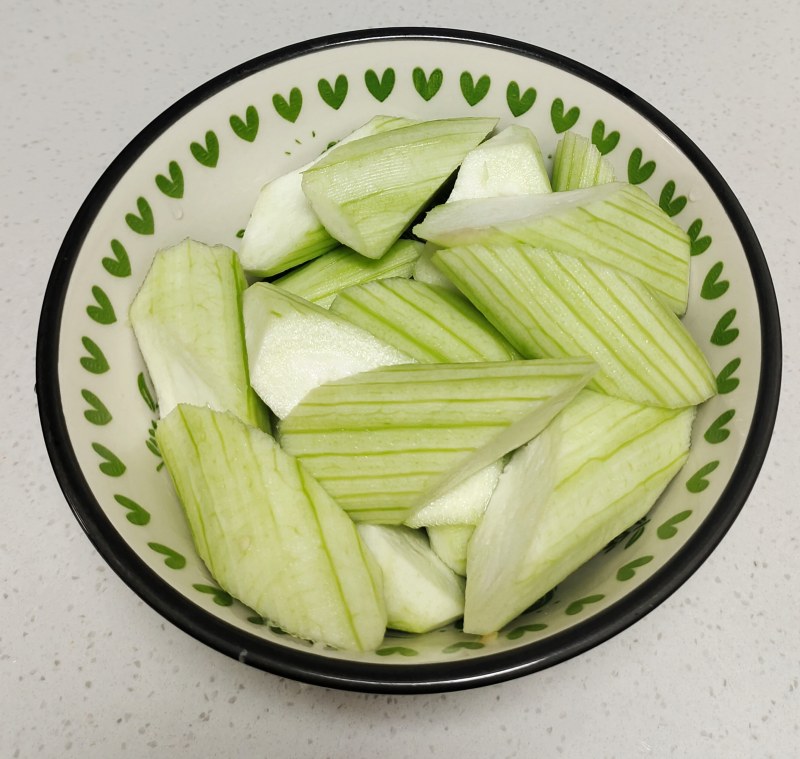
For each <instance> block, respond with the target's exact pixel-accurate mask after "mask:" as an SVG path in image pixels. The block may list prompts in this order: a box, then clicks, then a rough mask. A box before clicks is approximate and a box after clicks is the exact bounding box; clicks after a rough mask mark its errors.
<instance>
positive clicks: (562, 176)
mask: <svg viewBox="0 0 800 759" xmlns="http://www.w3.org/2000/svg"><path fill="white" fill-rule="evenodd" d="M615 179H616V177H615V175H614V167H613V166H612V165H611V162H610V161H609V160H608V159H607V158H604V157H603V155H602V154H601V153H600V151H599V150H598V149H597V147H596V146H595V145H594V144H593V143H592V141H591V140H590V139H589V138H588V137H583V136H582V135H579V134H576V133H575V132H571V131H570V132H565V133H564V135H563V136H562V137H561V139H560V140H559V141H558V144H557V145H556V154H555V156H554V157H553V190H555V191H556V192H563V191H564V190H579V189H581V188H583V187H594V186H595V185H599V184H606V183H608V182H614V181H615Z"/></svg>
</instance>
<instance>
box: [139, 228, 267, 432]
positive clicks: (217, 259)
mask: <svg viewBox="0 0 800 759" xmlns="http://www.w3.org/2000/svg"><path fill="white" fill-rule="evenodd" d="M246 286H247V282H246V281H245V277H244V272H243V271H242V267H241V266H240V265H239V261H238V259H237V258H236V253H235V252H234V251H233V250H231V249H230V248H228V247H226V246H224V245H215V246H213V247H212V246H208V245H205V244H203V243H200V242H196V241H194V240H188V239H187V240H184V241H183V242H180V243H178V244H177V245H175V246H173V247H171V248H164V249H162V250H159V251H157V252H156V255H155V257H154V259H153V263H152V264H151V266H150V269H149V270H148V272H147V275H146V276H145V279H144V282H143V283H142V286H141V288H140V289H139V292H138V293H137V294H136V297H135V298H134V300H133V303H132V304H131V307H130V310H129V317H130V321H131V326H132V327H133V332H134V334H135V336H136V340H137V342H138V344H139V350H140V351H141V353H142V357H143V358H144V361H145V364H146V365H147V370H148V373H149V374H150V378H151V379H152V381H153V385H154V387H155V391H156V396H157V397H158V404H159V413H160V414H161V416H166V415H167V414H168V413H169V412H170V411H171V410H172V409H173V408H174V407H175V406H176V405H177V404H178V403H191V404H194V405H199V406H206V405H207V406H210V407H212V408H214V409H216V410H218V411H230V412H232V413H234V414H236V416H238V417H239V418H241V419H243V420H245V421H246V422H249V423H250V424H254V425H256V426H260V427H263V428H265V429H266V428H267V426H268V420H267V414H266V410H265V408H264V406H263V404H262V403H261V401H260V400H259V399H258V396H257V395H256V394H255V392H254V391H253V389H252V388H251V387H250V377H249V371H248V364H247V355H246V349H245V339H244V329H243V326H242V292H243V291H244V289H245V287H246Z"/></svg>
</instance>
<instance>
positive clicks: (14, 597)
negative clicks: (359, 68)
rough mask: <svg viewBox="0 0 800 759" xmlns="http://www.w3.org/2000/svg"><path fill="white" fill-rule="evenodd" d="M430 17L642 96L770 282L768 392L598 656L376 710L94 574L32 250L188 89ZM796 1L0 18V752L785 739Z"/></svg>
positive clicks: (686, 752)
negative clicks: (261, 59) (725, 189)
mask: <svg viewBox="0 0 800 759" xmlns="http://www.w3.org/2000/svg"><path fill="white" fill-rule="evenodd" d="M402 25H406V26H408V25H415V26H423V25H427V26H448V27H460V28H464V29H472V30H480V31H486V32H490V33H494V34H501V35H506V36H509V37H512V38H516V39H520V40H523V41H526V42H531V43H534V44H537V45H541V46H543V47H547V48H550V49H552V50H555V51H558V52H560V53H563V54H565V55H567V56H571V57H574V58H576V59H577V60H579V61H581V62H582V63H585V64H588V65H589V66H592V67H594V68H596V69H598V70H600V71H601V72H603V73H604V74H607V75H609V76H611V77H613V78H615V79H617V80H618V81H619V82H621V83H623V84H624V85H626V86H627V87H629V88H630V89H632V90H633V91H634V92H636V93H638V94H639V95H641V96H643V97H644V98H645V99H647V100H649V101H651V102H652V103H653V104H654V105H655V106H656V107H657V108H658V109H660V110H661V111H662V112H664V113H665V114H666V115H667V116H668V117H669V118H671V119H672V120H673V121H674V122H676V123H677V124H678V125H679V126H680V127H681V128H682V129H683V130H684V131H685V132H686V133H687V134H688V135H689V136H690V137H692V138H693V139H694V140H695V141H696V142H697V144H698V145H699V146H700V148H701V149H702V150H703V151H704V152H705V153H706V154H707V155H708V156H709V157H710V158H711V160H712V161H714V162H715V164H716V165H717V167H718V168H719V170H720V171H721V173H722V175H723V176H724V177H725V178H726V179H727V181H728V183H729V184H730V185H731V187H732V188H733V190H734V192H735V193H736V194H737V195H738V197H739V199H740V201H741V203H742V205H743V206H744V208H745V210H746V212H747V213H748V214H749V216H750V219H751V221H752V223H753V225H754V227H755V230H756V232H757V234H758V235H759V237H760V239H761V242H762V245H763V247H764V250H765V253H766V257H767V260H768V262H769V265H770V267H771V269H772V272H773V276H774V280H775V286H776V290H777V294H778V299H779V303H780V306H781V315H782V321H783V325H784V351H785V356H784V384H783V387H784V391H783V396H782V405H781V410H780V414H779V419H778V423H777V426H776V430H775V437H774V440H773V444H772V447H771V450H770V453H769V455H768V457H767V460H766V463H765V465H764V467H763V470H762V473H761V476H760V479H759V481H758V483H757V485H756V487H755V489H754V491H753V494H752V496H751V498H750V500H749V502H748V504H747V506H746V507H745V509H744V510H743V512H742V514H741V516H740V518H739V519H738V520H737V521H736V523H735V524H734V526H733V528H732V529H731V531H730V532H729V533H728V535H727V536H726V538H725V539H724V540H723V542H722V544H721V545H720V547H719V548H718V549H717V551H716V552H715V553H714V554H713V555H712V556H711V558H710V559H709V560H708V561H707V562H706V563H705V564H704V565H703V566H702V567H701V569H700V571H699V572H698V573H697V574H696V575H695V576H694V577H692V578H691V580H690V581H689V582H687V583H686V584H685V585H684V586H683V587H682V588H681V589H680V590H679V591H678V592H677V593H675V594H674V596H672V597H671V598H670V599H669V600H668V601H667V602H666V603H664V604H663V605H662V606H660V607H659V608H658V609H656V610H655V611H654V612H652V613H651V614H650V615H649V616H647V617H646V618H645V619H643V620H642V621H640V622H639V623H637V624H636V625H634V626H633V627H632V628H630V629H628V630H627V631H626V632H624V633H622V634H621V635H618V636H617V637H616V638H614V639H612V640H610V641H609V642H607V643H605V644H603V645H601V646H600V647H598V648H596V649H594V650H592V651H591V652H589V653H587V654H584V655H583V656H581V657H579V658H577V659H573V660H571V661H568V662H565V663H563V664H561V665H559V666H556V667H554V668H551V669H549V670H546V671H545V672H543V673H540V674H538V675H535V676H530V677H527V678H523V679H520V680H515V681H512V682H509V683H505V684H502V685H497V686H492V687H488V688H483V689H479V690H474V691H467V692H463V693H453V694H448V695H434V696H415V697H387V696H372V695H369V696H368V695H360V694H354V693H343V692H336V691H328V690H324V689H321V688H317V687H313V686H306V685H301V684H298V683H295V682H292V681H287V680H283V679H279V678H277V677H274V676H271V675H268V674H265V673H263V672H260V671H256V670H254V669H250V668H248V667H246V666H244V665H241V664H239V663H238V662H236V661H233V660H230V659H228V658H226V657H224V656H222V655H221V654H218V653H216V652H214V651H212V650H210V649H208V648H206V647H205V646H203V645H202V644H200V643H198V642H197V641H195V640H194V639H193V638H190V637H189V636H188V635H186V634H184V633H183V632H181V631H179V630H178V629H176V628H175V627H173V626H172V625H171V624H170V623H168V622H165V621H163V620H162V619H161V618H160V617H159V616H158V615H157V614H156V613H155V612H154V611H152V610H151V609H150V608H149V607H148V606H146V605H145V604H144V603H143V602H141V601H140V600H139V599H138V598H137V597H136V596H135V595H134V594H133V593H132V592H131V591H130V590H129V589H128V588H127V587H126V586H125V585H124V584H123V583H122V582H121V580H119V579H118V578H117V576H116V575H115V574H114V573H113V572H112V571H111V570H110V569H109V568H108V567H107V566H106V565H105V563H104V562H103V560H102V559H101V558H100V556H99V555H98V554H97V553H96V551H95V550H94V548H93V547H92V545H91V544H90V542H89V541H88V540H87V539H86V537H85V536H84V534H83V532H82V531H81V529H80V526H79V525H78V523H77V521H76V520H75V518H74V517H73V516H72V514H71V512H70V510H69V509H68V507H67V504H66V502H65V500H64V497H63V496H62V494H61V491H60V490H59V487H58V485H57V483H56V480H55V477H54V475H53V474H52V471H51V468H50V465H49V462H48V459H47V455H46V453H45V448H44V444H43V441H42V437H41V433H40V428H39V423H38V417H37V413H36V399H35V395H34V351H35V340H36V328H37V320H38V314H39V308H40V305H41V299H42V295H43V293H44V288H45V284H46V282H47V278H48V275H49V272H50V268H51V266H52V264H53V259H54V256H55V254H56V251H57V250H58V247H59V244H60V242H61V239H62V237H63V235H64V234H65V232H66V230H67V227H68V225H69V223H70V221H71V219H72V217H73V215H74V214H75V212H76V211H77V209H78V207H79V205H80V203H81V201H82V199H83V198H84V197H85V195H86V194H87V193H88V192H89V190H90V189H91V187H92V185H93V184H94V182H95V181H96V179H97V178H98V177H99V176H100V174H101V173H102V172H103V170H104V169H105V168H106V166H107V165H108V163H109V162H110V161H111V160H112V159H113V158H114V156H115V155H116V154H117V153H118V151H119V150H120V149H121V148H122V147H123V146H124V145H125V144H126V143H127V142H128V141H129V140H130V139H131V138H132V137H133V136H134V135H135V134H136V133H137V132H138V131H139V130H140V129H141V128H142V127H143V126H144V125H145V124H147V123H148V122H149V121H150V120H151V119H153V118H154V117H155V116H156V115H157V114H158V113H159V112H161V111H162V110H163V109H164V108H165V107H167V106H168V105H169V104H170V103H172V102H173V101H174V100H175V99H177V98H178V97H180V96H181V95H183V94H184V93H186V92H187V91H189V90H190V89H192V88H194V87H195V86H197V85H199V84H200V83H202V82H203V81H205V80H206V79H208V78H209V77H211V76H213V75H215V74H217V73H219V72H221V71H223V70H226V69H228V68H230V67H232V66H234V65H236V64H238V63H240V62H242V61H244V60H247V59H249V58H252V57H254V56H256V55H258V54H260V53H263V52H265V51H268V50H272V49H275V48H278V47H281V46H283V45H286V44H289V43H292V42H297V41H300V40H302V39H304V38H308V37H314V36H318V35H322V34H326V33H330V32H334V31H342V30H347V29H356V28H361V27H366V26H370V27H378V26H402ZM798 28H800V6H798V5H797V3H796V2H795V0H774V2H769V3H764V4H760V5H759V4H756V3H752V2H745V0H708V2H703V3H691V2H671V3H670V2H654V1H653V0H641V2H637V3H631V2H623V1H622V0H617V1H615V2H586V1H585V0H576V1H575V2H571V3H563V2H552V1H551V0H542V2H539V3H528V2H520V1H519V0H508V2H506V3H504V4H503V10H502V11H500V10H499V6H497V5H493V4H490V3H486V2H474V1H473V0H459V1H458V2H455V0H440V1H439V2H435V3H433V2H430V3H429V2H422V0H406V2H399V3H398V2H387V1H385V0H373V2H370V3H353V2H346V1H345V2H342V3H338V4H336V5H333V4H322V3H316V2H309V0H292V2H286V0H272V1H271V2H262V3H255V2H249V3H248V2H241V1H239V0H230V1H229V2H227V3H211V2H205V1H204V0H203V1H197V0H196V1H195V2H189V1H188V0H171V1H170V2H158V1H157V0H140V1H139V2H137V3H123V2H120V0H112V1H111V2H105V3H100V2H92V1H91V0H82V1H80V2H78V1H73V0H63V1H61V2H59V1H57V0H40V1H39V2H36V3H16V4H13V8H7V9H6V12H5V13H4V14H3V22H2V24H0V50H2V55H1V56H0V103H2V108H0V134H1V135H2V138H1V139H0V144H1V145H2V151H3V158H2V167H3V170H2V173H0V214H1V215H2V235H0V249H1V250H2V261H3V268H4V273H3V276H2V277H0V323H2V325H3V343H4V345H3V350H2V359H0V361H1V362H2V390H0V400H1V401H2V419H3V423H2V425H0V472H1V476H0V489H1V492H2V499H0V502H2V506H3V516H4V522H5V527H4V529H3V530H2V531H1V532H0V576H2V598H1V599H0V682H2V687H1V688H0V712H1V713H2V715H3V716H2V719H0V756H2V757H31V756H46V757H65V756H71V755H75V756H81V757H82V758H83V759H88V758H89V757H103V758H104V759H105V758H107V757H117V756H130V757H172V758H175V757H229V756H230V757H233V756H252V757H266V756H270V757H329V756H330V757H361V756H368V755H371V754H375V753H378V754H381V755H383V756H387V757H428V756H430V757H453V756H464V757H472V756H481V757H511V756H533V755H536V756H539V757H552V756H567V757H646V756H653V757H666V756H670V757H672V756H679V757H704V758H705V757H725V758H726V759H729V758H731V757H791V756H797V752H798V748H797V747H798V746H799V745H800V635H798V630H800V601H799V600H798V599H799V598H800V594H799V593H798V592H797V589H798V583H800V542H799V540H798V535H799V534H800V520H799V519H798V510H797V507H796V502H797V492H798V487H797V486H798V477H797V472H798V467H797V463H796V462H797V455H798V451H800V439H799V438H798V429H800V396H799V395H798V393H797V389H796V387H795V385H794V382H795V381H796V379H797V373H798V365H797V356H798V352H799V349H800V335H799V334H798V331H797V330H795V329H794V323H795V320H796V319H800V300H799V298H800V251H798V247H800V235H799V234H798V225H797V220H798V203H797V197H798V192H797V190H796V187H795V186H794V185H795V182H796V173H797V167H798V166H800V147H799V146H800V142H799V141H798V138H797V129H796V127H797V124H798V122H800V49H798V48H799V47H800V43H798V36H797V29H798Z"/></svg>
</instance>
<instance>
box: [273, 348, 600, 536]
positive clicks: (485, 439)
mask: <svg viewBox="0 0 800 759" xmlns="http://www.w3.org/2000/svg"><path fill="white" fill-rule="evenodd" d="M595 369H596V366H595V364H594V362H593V361H591V360H590V359H587V358H583V357H581V358H576V359H568V360H565V359H557V360H539V361H505V362H488V363H487V362H476V363H468V364H456V365H453V364H409V365H399V366H394V367H386V368H382V369H375V370H373V371H370V372H362V373H361V374H358V375H354V376H351V377H347V378H345V379H342V380H338V381H336V382H329V383H326V384H325V385H321V386H319V387H317V388H316V389H314V390H312V391H311V392H310V393H309V394H308V395H307V396H306V397H305V398H304V399H303V400H302V401H301V402H300V403H299V404H298V405H297V406H296V407H295V408H294V410H293V411H292V412H291V413H290V414H289V415H288V416H287V417H286V418H285V419H284V420H283V422H282V423H281V426H280V441H281V444H282V445H283V446H284V448H285V449H286V450H287V451H288V452H289V453H291V454H292V455H295V456H297V457H298V458H299V459H300V460H301V461H303V463H304V464H305V465H306V466H307V467H308V469H309V471H311V473H312V474H313V475H314V476H315V477H316V478H317V479H318V480H319V481H320V482H321V483H322V484H323V486H324V487H325V488H326V489H327V490H328V491H329V492H330V493H331V494H332V495H333V496H334V497H335V498H336V499H337V501H338V502H339V503H340V504H341V505H342V506H343V507H344V508H345V509H346V510H347V511H348V513H350V515H351V516H352V517H353V518H354V519H360V520H368V521H376V522H385V523H395V524H396V523H401V522H404V521H405V520H406V519H407V518H408V517H409V516H410V515H411V514H412V513H413V511H414V510H416V509H418V508H421V507H422V506H424V505H425V504H427V503H429V502H430V501H431V500H432V499H433V498H435V497H436V496H438V495H440V494H441V492H443V491H444V490H446V489H448V488H449V487H452V486H453V485H455V484H456V483H457V482H459V481H460V480H462V479H464V478H466V477H467V476H469V475H470V474H472V473H473V472H476V471H478V470H479V469H481V468H483V467H485V466H487V465H489V464H491V463H492V462H494V461H496V460H497V459H499V458H500V457H501V456H503V455H505V454H506V453H508V452H509V451H510V450H513V449H514V448H516V447H518V446H519V445H522V444H523V443H525V442H526V441H527V440H529V439H530V438H531V437H533V436H534V435H536V434H537V433H538V432H539V431H540V430H541V429H543V428H544V426H545V425H546V424H547V423H548V422H549V420H550V419H552V418H553V416H554V415H555V414H556V413H558V411H559V410H560V409H561V408H563V406H564V405H565V404H566V403H568V402H569V400H570V399H571V398H573V397H574V395H575V393H577V392H578V390H579V389H580V388H581V387H583V386H584V385H585V383H586V382H588V380H589V379H590V377H591V376H592V374H593V373H594V371H595Z"/></svg>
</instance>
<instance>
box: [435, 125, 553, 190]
mask: <svg viewBox="0 0 800 759" xmlns="http://www.w3.org/2000/svg"><path fill="white" fill-rule="evenodd" d="M550 191H551V188H550V177H549V176H548V175H547V169H546V168H545V165H544V158H543V157H542V151H541V148H540V147H539V141H538V140H537V139H536V135H535V134H534V133H533V132H532V131H531V130H530V129H528V128H527V127H523V126H519V125H517V124H513V125H512V126H509V127H506V128H505V129H503V130H502V131H501V132H498V133H497V134H496V135H494V137H490V138H489V139H488V140H486V142H484V143H481V144H480V145H478V147H477V148H473V149H472V150H470V152H469V153H467V155H466V156H465V157H464V161H463V162H462V164H461V167H460V168H459V170H458V175H457V176H456V183H455V185H454V186H453V190H452V192H451V193H450V196H449V197H448V199H447V202H448V203H449V202H451V201H454V200H464V199H465V198H496V197H499V196H501V195H534V194H536V193H540V192H550Z"/></svg>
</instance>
